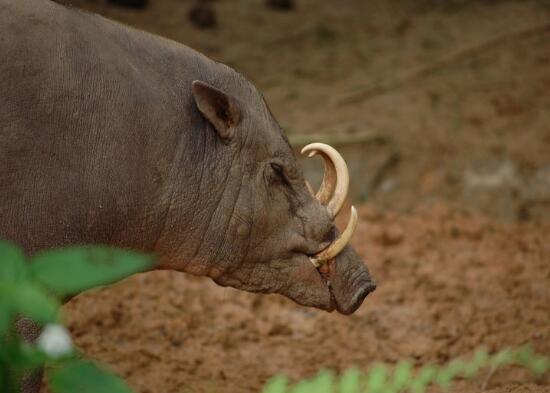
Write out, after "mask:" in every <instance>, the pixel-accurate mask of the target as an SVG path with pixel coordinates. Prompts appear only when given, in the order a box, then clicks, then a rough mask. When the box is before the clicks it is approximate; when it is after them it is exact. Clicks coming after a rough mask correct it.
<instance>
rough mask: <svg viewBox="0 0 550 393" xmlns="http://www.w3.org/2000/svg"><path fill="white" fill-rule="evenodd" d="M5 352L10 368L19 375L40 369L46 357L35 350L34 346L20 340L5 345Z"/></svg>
mask: <svg viewBox="0 0 550 393" xmlns="http://www.w3.org/2000/svg"><path fill="white" fill-rule="evenodd" d="M5 350H6V353H7V357H8V359H9V362H10V368H11V369H12V370H15V371H17V372H19V373H21V372H23V371H31V370H35V369H37V368H39V367H41V366H42V365H43V364H44V362H45V361H46V360H47V357H46V355H44V354H43V353H41V352H40V351H39V350H38V349H36V347H35V346H34V345H31V344H28V343H26V342H23V341H21V340H20V339H16V340H13V341H12V342H9V343H7V345H6V346H5Z"/></svg>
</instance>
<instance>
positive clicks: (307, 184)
mask: <svg viewBox="0 0 550 393" xmlns="http://www.w3.org/2000/svg"><path fill="white" fill-rule="evenodd" d="M306 187H307V189H308V191H309V193H310V194H311V195H312V196H313V197H315V191H314V190H313V187H311V184H309V182H308V181H307V180H306Z"/></svg>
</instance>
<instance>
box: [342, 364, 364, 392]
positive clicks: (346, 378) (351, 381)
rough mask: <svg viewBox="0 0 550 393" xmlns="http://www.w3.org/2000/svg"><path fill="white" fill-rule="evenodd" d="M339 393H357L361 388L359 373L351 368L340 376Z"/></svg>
mask: <svg viewBox="0 0 550 393" xmlns="http://www.w3.org/2000/svg"><path fill="white" fill-rule="evenodd" d="M339 385H340V386H339V392H340V393H359V389H360V387H361V372H360V371H359V370H358V369H357V368H355V367H352V368H350V369H348V370H346V372H345V373H344V375H342V377H341V378H340V384H339Z"/></svg>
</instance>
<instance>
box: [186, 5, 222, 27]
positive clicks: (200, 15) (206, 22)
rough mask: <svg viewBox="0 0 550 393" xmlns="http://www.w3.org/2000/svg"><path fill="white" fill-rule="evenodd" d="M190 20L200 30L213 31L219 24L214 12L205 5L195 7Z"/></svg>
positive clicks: (190, 13)
mask: <svg viewBox="0 0 550 393" xmlns="http://www.w3.org/2000/svg"><path fill="white" fill-rule="evenodd" d="M189 20H190V21H191V22H192V23H193V24H194V25H195V26H196V27H198V28H200V29H211V28H213V27H215V26H216V25H217V24H218V21H217V19H216V14H215V13H214V10H212V8H211V7H210V6H208V5H205V4H198V5H195V6H193V7H192V8H191V10H190V11H189Z"/></svg>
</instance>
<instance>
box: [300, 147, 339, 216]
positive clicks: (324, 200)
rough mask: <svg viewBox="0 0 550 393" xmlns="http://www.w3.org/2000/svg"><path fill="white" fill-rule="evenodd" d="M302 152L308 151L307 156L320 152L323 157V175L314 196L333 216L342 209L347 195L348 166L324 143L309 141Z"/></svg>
mask: <svg viewBox="0 0 550 393" xmlns="http://www.w3.org/2000/svg"><path fill="white" fill-rule="evenodd" d="M304 153H309V157H313V156H314V155H316V154H317V153H320V154H321V156H322V157H323V160H324V163H325V175H324V177H323V183H322V184H321V187H320V188H319V191H318V192H317V195H316V198H317V199H318V200H319V202H321V204H323V205H327V209H328V211H329V213H330V215H331V217H332V218H334V217H336V215H337V214H338V212H339V211H340V209H342V206H343V205H344V201H345V200H346V197H347V195H348V190H349V171H348V166H347V165H346V162H345V161H344V159H343V158H342V156H341V155H340V153H338V152H337V151H336V149H334V148H333V147H332V146H329V145H327V144H325V143H310V144H309V145H307V146H305V147H304V148H303V149H302V154H304Z"/></svg>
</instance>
